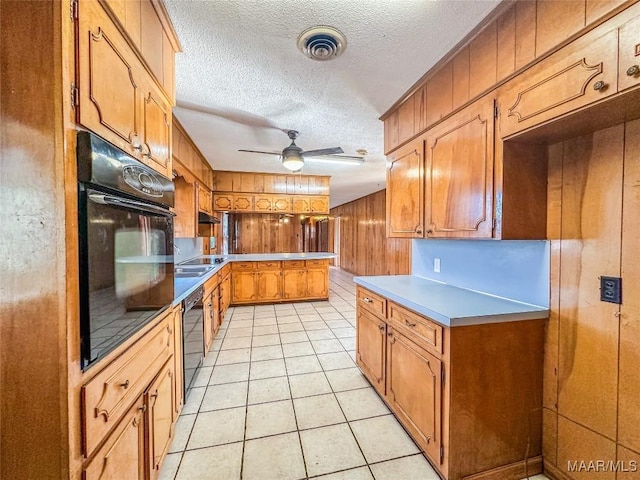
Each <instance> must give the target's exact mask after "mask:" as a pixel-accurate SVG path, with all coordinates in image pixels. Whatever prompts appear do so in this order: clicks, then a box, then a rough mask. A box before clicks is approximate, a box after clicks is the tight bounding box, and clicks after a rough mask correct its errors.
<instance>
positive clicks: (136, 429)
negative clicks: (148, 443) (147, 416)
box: [82, 395, 146, 480]
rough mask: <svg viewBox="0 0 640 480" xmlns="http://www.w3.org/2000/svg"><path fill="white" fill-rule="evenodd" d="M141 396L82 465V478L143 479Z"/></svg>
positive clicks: (142, 400)
mask: <svg viewBox="0 0 640 480" xmlns="http://www.w3.org/2000/svg"><path fill="white" fill-rule="evenodd" d="M145 409H146V407H145V402H144V397H143V396H142V395H141V396H140V397H138V399H137V400H136V401H135V402H134V404H133V405H132V406H131V408H130V409H129V410H128V411H127V413H125V415H124V417H123V418H122V420H121V421H120V423H119V424H118V426H117V427H116V428H115V430H114V431H113V433H112V434H111V436H110V437H109V439H108V440H107V442H106V443H105V444H104V445H103V446H102V448H100V449H99V450H98V452H97V453H96V455H95V456H94V457H93V458H92V459H91V461H90V462H89V463H87V465H86V466H85V467H84V468H83V472H82V478H83V480H104V479H111V478H122V479H124V478H130V479H136V478H137V479H144V478H145V466H146V460H145V449H144V446H145V421H144V411H145Z"/></svg>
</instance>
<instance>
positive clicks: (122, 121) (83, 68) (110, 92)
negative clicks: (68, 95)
mask: <svg viewBox="0 0 640 480" xmlns="http://www.w3.org/2000/svg"><path fill="white" fill-rule="evenodd" d="M79 10H80V12H79V15H78V17H79V20H78V72H79V76H78V94H79V105H78V107H77V109H76V113H77V120H78V123H80V124H82V125H83V126H85V127H86V128H88V129H89V130H92V131H93V132H95V133H96V134H98V135H99V136H101V137H103V138H104V139H106V140H108V141H109V142H111V143H113V144H114V145H116V146H118V147H120V148H121V149H123V150H124V151H126V152H127V153H129V154H131V155H133V156H136V157H137V158H138V159H141V158H142V157H141V149H142V138H141V135H140V133H141V132H140V128H141V119H140V116H141V115H142V113H141V111H140V110H141V99H142V93H141V91H140V80H141V74H140V72H141V68H142V67H141V66H140V65H139V62H138V60H137V57H136V56H135V54H134V53H133V51H132V50H131V48H130V47H129V45H128V44H127V42H126V41H125V39H124V38H123V37H122V34H121V33H120V32H119V30H118V29H117V28H116V26H115V25H114V24H113V22H112V21H111V19H110V18H109V17H108V16H107V14H106V12H105V11H104V10H103V8H102V6H101V5H100V3H99V2H80V3H79Z"/></svg>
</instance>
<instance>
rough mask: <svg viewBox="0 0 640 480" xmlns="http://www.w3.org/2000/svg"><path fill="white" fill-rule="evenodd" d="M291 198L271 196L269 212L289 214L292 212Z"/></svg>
mask: <svg viewBox="0 0 640 480" xmlns="http://www.w3.org/2000/svg"><path fill="white" fill-rule="evenodd" d="M291 205H292V203H291V197H290V196H288V195H273V196H272V197H271V210H272V211H273V212H278V213H289V212H291V211H292V210H291V209H292V206H291Z"/></svg>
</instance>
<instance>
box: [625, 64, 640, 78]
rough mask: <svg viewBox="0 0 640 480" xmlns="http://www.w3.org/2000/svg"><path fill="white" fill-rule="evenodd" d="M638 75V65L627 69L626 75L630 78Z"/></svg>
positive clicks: (639, 71)
mask: <svg viewBox="0 0 640 480" xmlns="http://www.w3.org/2000/svg"><path fill="white" fill-rule="evenodd" d="M638 73H640V66H638V65H632V66H630V67H629V68H627V75H628V76H630V77H634V76H636V75H637V74H638Z"/></svg>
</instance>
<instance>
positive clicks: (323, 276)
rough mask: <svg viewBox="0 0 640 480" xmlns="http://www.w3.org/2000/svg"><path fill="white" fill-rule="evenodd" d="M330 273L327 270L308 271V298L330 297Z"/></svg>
mask: <svg viewBox="0 0 640 480" xmlns="http://www.w3.org/2000/svg"><path fill="white" fill-rule="evenodd" d="M328 277H329V271H328V270H327V269H326V268H322V269H309V270H307V296H309V297H310V298H327V297H328V296H329V278H328Z"/></svg>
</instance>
